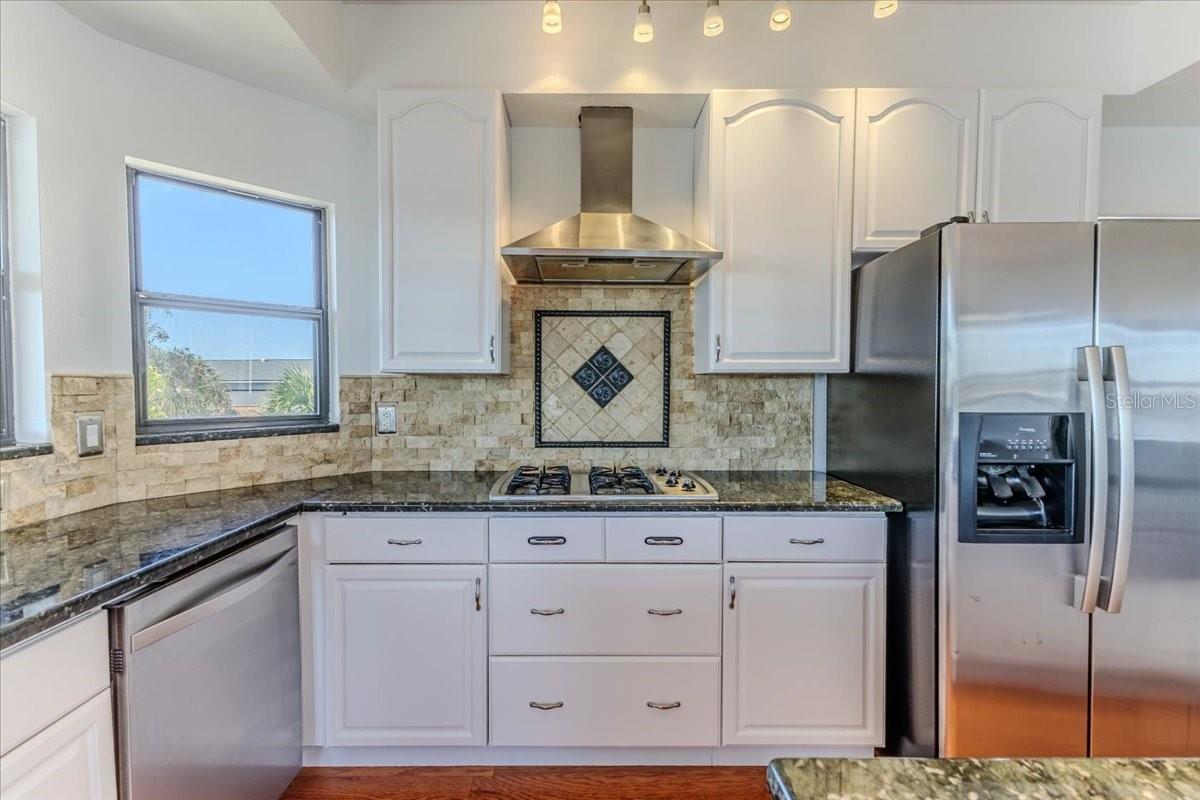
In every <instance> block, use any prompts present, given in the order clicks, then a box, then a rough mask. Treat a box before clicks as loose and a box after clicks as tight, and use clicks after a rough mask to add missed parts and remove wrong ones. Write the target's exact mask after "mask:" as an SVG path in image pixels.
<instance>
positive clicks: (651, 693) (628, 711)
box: [489, 657, 721, 747]
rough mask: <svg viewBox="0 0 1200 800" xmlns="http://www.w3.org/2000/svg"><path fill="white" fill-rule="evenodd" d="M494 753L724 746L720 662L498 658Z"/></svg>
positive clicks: (494, 663)
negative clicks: (507, 748) (504, 749)
mask: <svg viewBox="0 0 1200 800" xmlns="http://www.w3.org/2000/svg"><path fill="white" fill-rule="evenodd" d="M490 683H491V691H490V692H489V698H490V700H489V706H490V719H491V739H490V743H491V744H493V745H524V746H538V745H548V746H556V747H578V746H608V747H655V746H660V747H683V746H692V747H704V746H715V745H717V744H719V738H720V737H719V728H720V707H719V703H718V697H719V695H720V692H721V688H720V668H719V662H718V659H716V658H611V657H610V658H493V659H491V681H490Z"/></svg>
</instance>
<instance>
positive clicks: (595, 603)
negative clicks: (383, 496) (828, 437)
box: [302, 513, 886, 765]
mask: <svg viewBox="0 0 1200 800" xmlns="http://www.w3.org/2000/svg"><path fill="white" fill-rule="evenodd" d="M306 524H307V525H309V526H311V530H312V534H313V535H311V536H309V537H307V538H306V539H305V541H306V542H309V543H310V546H311V547H314V548H315V547H318V546H322V545H321V544H320V543H324V546H322V549H321V551H320V552H318V553H315V554H314V555H313V563H314V564H315V565H316V567H315V569H314V572H313V575H312V576H311V578H310V580H311V581H312V585H311V586H310V587H309V588H308V589H307V590H306V591H305V592H304V593H303V597H302V602H303V603H305V604H307V606H308V608H307V609H306V619H308V620H310V629H309V634H310V636H311V637H312V638H313V646H312V647H311V648H310V650H309V652H312V653H314V654H317V655H316V656H314V657H319V658H320V662H319V664H306V665H305V666H306V669H308V671H309V674H310V680H309V681H308V682H307V685H309V686H310V687H311V689H310V691H311V692H312V695H311V696H310V697H309V698H308V699H307V702H306V709H309V711H308V712H307V713H309V715H310V716H311V718H312V719H310V720H309V721H308V722H306V731H308V732H309V734H308V736H307V737H306V742H305V744H306V745H307V746H308V747H307V748H306V754H305V763H307V764H311V765H320V764H329V765H332V764H338V765H355V764H469V763H475V764H485V763H486V764H521V763H524V764H537V763H543V764H570V763H593V764H595V763H599V764H604V763H613V764H616V763H646V764H654V763H670V764H690V763H703V764H716V763H727V764H737V763H764V762H765V761H766V760H768V759H769V758H771V757H774V756H776V755H781V754H789V755H796V754H797V753H809V754H813V755H830V756H839V755H848V756H859V757H861V756H869V755H870V754H871V753H872V749H873V748H874V747H876V746H879V745H882V744H883V709H884V696H883V658H884V627H885V626H884V621H885V610H884V588H885V579H886V578H885V565H884V555H885V552H886V548H885V537H886V522H885V518H884V516H883V515H882V514H836V513H832V514H770V515H768V514H737V515H732V514H731V515H725V516H720V515H707V516H706V515H700V514H687V513H683V514H654V515H639V516H627V515H613V516H611V517H603V516H600V515H595V514H590V515H589V514H555V515H546V514H530V515H522V514H504V515H499V516H496V517H488V516H487V515H486V514H474V515H472V514H459V515H423V514H420V513H409V514H392V515H387V514H382V515H381V514H374V515H361V516H358V515H349V516H346V515H339V516H332V515H319V514H314V515H310V516H309V519H308V521H307V522H306ZM485 529H486V532H487V533H486V536H484V534H483V531H484V530H485ZM330 533H333V538H332V539H330V538H329V534H330ZM416 539H420V540H421V542H422V544H421V545H417V544H411V542H413V541H414V540H416ZM389 541H394V542H406V543H407V544H391V545H388V544H387V543H388V542H389ZM331 542H336V544H335V545H334V546H329V545H330V543H331ZM531 542H536V543H537V544H533V543H531ZM547 542H549V543H547ZM664 542H669V543H670V544H669V545H667V544H662V543H664ZM426 545H429V546H430V547H429V549H428V550H427V551H426V552H428V553H448V554H451V555H452V557H453V558H455V559H457V560H459V561H460V563H445V564H434V563H420V562H415V563H414V559H419V558H422V556H420V555H419V554H418V551H419V550H420V548H421V547H424V546H426ZM335 559H338V560H335ZM347 559H349V560H347ZM356 559H357V560H356ZM462 561H470V562H471V563H461V562H462ZM477 592H478V594H477ZM313 720H316V721H317V722H314V721H313Z"/></svg>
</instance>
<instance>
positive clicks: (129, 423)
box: [0, 286, 812, 529]
mask: <svg viewBox="0 0 1200 800" xmlns="http://www.w3.org/2000/svg"><path fill="white" fill-rule="evenodd" d="M538 309H557V310H572V311H617V310H621V311H629V310H636V311H669V312H670V319H671V331H670V341H671V352H670V356H671V358H670V390H671V391H670V446H669V447H667V448H662V447H638V446H635V447H604V448H583V447H578V446H572V445H570V444H569V443H565V442H564V443H563V444H562V445H561V446H555V447H535V445H534V413H535V411H534V381H533V369H534V311H535V310H538ZM511 347H512V353H511V356H512V359H511V363H512V370H511V372H510V374H508V375H499V376H488V377H483V376H476V375H389V376H344V377H342V379H341V381H340V412H341V419H340V422H341V430H340V431H339V432H336V433H317V434H306V435H302V436H278V437H263V438H253V439H234V440H225V441H217V442H195V443H187V444H165V445H149V446H141V447H138V446H135V445H134V408H133V378H132V377H130V376H128V375H116V376H112V375H86V376H75V375H56V376H53V377H52V378H51V381H50V392H51V409H52V412H51V427H52V434H53V439H54V441H53V444H54V452H53V453H51V454H49V455H41V456H32V457H29V458H22V459H16V460H10V461H0V528H4V529H7V528H10V527H14V526H16V525H22V524H26V523H29V522H37V521H40V520H42V519H46V518H49V517H56V516H61V515H63V514H71V513H74V512H77V511H84V510H86V509H90V508H97V507H99V506H103V505H108V504H110V503H115V502H119V501H124V500H137V499H143V498H148V497H161V496H165V495H174V494H184V493H189V492H202V491H208V490H211V489H221V488H228V487H235V486H250V485H255V484H264V483H276V482H279V481H287V480H296V479H301V478H312V477H322V476H326V475H333V474H344V473H351V472H361V471H364V470H368V469H377V470H388V469H394V470H451V469H458V470H499V469H508V468H510V467H512V466H513V465H514V464H516V463H534V464H541V463H561V464H568V465H571V466H575V467H583V466H587V465H590V464H591V463H593V462H596V463H602V464H608V463H616V462H624V461H639V462H644V463H655V464H657V463H659V462H660V461H661V462H666V463H670V464H672V465H675V466H681V467H685V468H694V469H700V468H704V469H717V470H725V469H765V470H791V469H808V468H809V467H810V466H811V442H812V433H811V431H812V380H811V378H810V377H809V376H807V375H778V376H763V375H720V376H717V375H696V374H694V372H693V370H692V298H691V292H690V290H688V289H686V288H682V289H679V288H675V289H658V288H653V289H652V288H636V289H631V288H616V287H614V288H600V287H597V288H592V287H582V288H581V287H542V286H519V287H516V289H515V290H514V291H513V308H512V341H511ZM589 355H590V353H589ZM625 391H628V390H625ZM624 393H625V392H624V391H623V392H622V393H621V395H620V396H623V395H624ZM378 401H391V402H395V403H396V405H397V422H398V430H399V433H396V434H387V435H380V436H376V435H374V433H373V425H372V410H373V407H374V403H375V402H378ZM652 402H653V400H652ZM657 402H658V403H659V404H661V393H660V394H659V396H658V398H657ZM82 411H103V412H104V419H105V428H106V430H105V438H106V442H107V447H106V450H105V452H104V454H103V455H100V456H91V457H87V458H79V457H78V456H76V455H75V414H76V412H82Z"/></svg>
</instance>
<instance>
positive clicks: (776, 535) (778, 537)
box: [725, 515, 887, 561]
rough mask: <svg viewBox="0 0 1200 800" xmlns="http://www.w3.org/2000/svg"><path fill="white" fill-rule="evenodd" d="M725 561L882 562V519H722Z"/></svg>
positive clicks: (884, 540)
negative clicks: (723, 522) (723, 520)
mask: <svg viewBox="0 0 1200 800" xmlns="http://www.w3.org/2000/svg"><path fill="white" fill-rule="evenodd" d="M725 560H726V561H885V560H887V521H886V520H885V519H884V518H883V517H854V516H813V515H805V516H796V517H758V516H755V517H726V518H725Z"/></svg>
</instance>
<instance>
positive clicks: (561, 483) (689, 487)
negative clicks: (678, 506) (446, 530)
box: [489, 465, 717, 503]
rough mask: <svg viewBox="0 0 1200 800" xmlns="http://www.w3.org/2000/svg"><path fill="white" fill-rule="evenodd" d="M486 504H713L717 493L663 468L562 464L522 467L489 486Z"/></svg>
mask: <svg viewBox="0 0 1200 800" xmlns="http://www.w3.org/2000/svg"><path fill="white" fill-rule="evenodd" d="M489 499H491V500H494V501H498V500H504V501H512V502H520V501H523V500H524V501H528V500H531V499H536V500H537V501H538V502H545V501H547V500H551V501H561V502H568V503H569V502H579V501H591V502H595V501H597V500H602V501H613V502H620V501H631V500H651V501H655V502H658V501H665V502H671V501H680V500H716V499H717V490H716V489H714V488H713V487H712V484H710V483H709V482H708V481H706V480H704V479H703V478H701V477H700V476H699V475H695V474H693V473H691V472H687V471H685V470H678V469H668V468H667V467H661V466H660V467H655V468H654V469H643V468H642V467H637V466H619V465H618V466H612V467H601V466H593V467H592V468H591V469H589V470H588V471H587V472H582V471H577V472H572V471H571V470H570V469H568V468H567V467H565V466H543V467H535V466H531V465H522V466H520V467H517V468H516V469H514V470H512V471H511V472H506V473H505V474H504V475H501V476H500V479H499V480H497V481H496V482H495V483H494V484H493V485H492V491H491V496H490V498H489Z"/></svg>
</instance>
